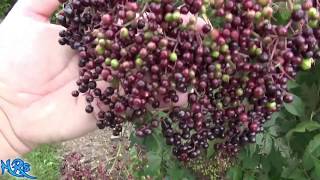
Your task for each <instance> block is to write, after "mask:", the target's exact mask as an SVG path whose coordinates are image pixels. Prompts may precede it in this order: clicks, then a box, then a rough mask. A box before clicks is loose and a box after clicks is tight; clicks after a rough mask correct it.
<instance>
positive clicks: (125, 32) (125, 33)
mask: <svg viewBox="0 0 320 180" xmlns="http://www.w3.org/2000/svg"><path fill="white" fill-rule="evenodd" d="M128 37H129V30H128V29H127V28H126V27H123V28H121V29H120V38H121V39H127V38H128Z"/></svg>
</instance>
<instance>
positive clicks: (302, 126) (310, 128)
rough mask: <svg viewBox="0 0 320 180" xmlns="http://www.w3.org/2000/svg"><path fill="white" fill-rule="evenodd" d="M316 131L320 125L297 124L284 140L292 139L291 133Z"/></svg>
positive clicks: (315, 123) (304, 122)
mask: <svg viewBox="0 0 320 180" xmlns="http://www.w3.org/2000/svg"><path fill="white" fill-rule="evenodd" d="M317 129H320V124H319V123H318V122H315V121H302V122H301V123H299V124H298V125H297V126H296V127H295V128H293V129H291V130H290V131H289V132H288V133H287V135H286V138H288V139H290V138H291V137H292V134H293V133H303V132H307V131H309V132H311V131H315V130H317Z"/></svg>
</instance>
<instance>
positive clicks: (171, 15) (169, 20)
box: [164, 13, 174, 22]
mask: <svg viewBox="0 0 320 180" xmlns="http://www.w3.org/2000/svg"><path fill="white" fill-rule="evenodd" d="M164 20H165V21H166V22H172V21H174V18H173V14H172V13H167V14H166V15H165V16H164Z"/></svg>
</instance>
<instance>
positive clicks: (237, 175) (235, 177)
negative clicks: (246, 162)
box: [227, 167, 242, 180]
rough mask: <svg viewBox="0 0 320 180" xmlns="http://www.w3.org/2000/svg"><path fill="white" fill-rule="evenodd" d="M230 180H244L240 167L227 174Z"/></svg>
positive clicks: (231, 169)
mask: <svg viewBox="0 0 320 180" xmlns="http://www.w3.org/2000/svg"><path fill="white" fill-rule="evenodd" d="M227 179H228V180H242V171H241V169H240V167H232V168H230V170H229V171H228V173H227Z"/></svg>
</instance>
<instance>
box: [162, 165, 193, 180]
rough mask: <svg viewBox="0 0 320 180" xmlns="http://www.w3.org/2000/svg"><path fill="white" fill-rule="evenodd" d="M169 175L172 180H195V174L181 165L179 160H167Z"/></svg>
mask: <svg viewBox="0 0 320 180" xmlns="http://www.w3.org/2000/svg"><path fill="white" fill-rule="evenodd" d="M167 167H168V168H167V173H166V174H167V176H168V179H170V180H171V179H172V180H183V179H185V180H193V179H195V178H194V176H193V175H192V174H191V173H190V171H189V170H188V169H186V168H184V167H181V165H180V164H179V162H177V161H170V162H167Z"/></svg>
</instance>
